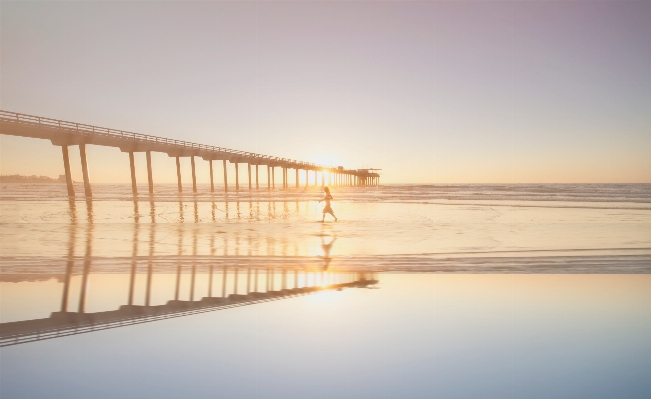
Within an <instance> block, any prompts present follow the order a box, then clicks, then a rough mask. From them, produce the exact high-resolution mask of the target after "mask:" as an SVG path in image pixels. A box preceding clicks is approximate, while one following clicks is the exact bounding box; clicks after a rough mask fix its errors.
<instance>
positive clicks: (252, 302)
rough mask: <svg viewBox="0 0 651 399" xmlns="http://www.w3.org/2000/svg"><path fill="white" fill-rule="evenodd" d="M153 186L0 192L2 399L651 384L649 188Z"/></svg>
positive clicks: (510, 391) (476, 392)
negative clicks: (71, 192) (326, 197)
mask: <svg viewBox="0 0 651 399" xmlns="http://www.w3.org/2000/svg"><path fill="white" fill-rule="evenodd" d="M156 187H157V190H158V191H157V192H156V195H155V196H154V197H153V198H149V197H148V196H146V195H145V196H142V195H141V196H140V197H139V198H138V199H137V201H134V200H133V197H132V195H131V192H130V186H129V185H95V186H94V187H93V189H94V199H93V200H92V201H85V200H84V199H83V198H77V199H76V200H74V201H68V200H67V198H66V193H65V186H64V185H58V184H43V185H18V184H16V185H11V184H5V185H3V186H2V191H1V198H2V200H1V201H0V229H1V230H0V234H1V236H0V238H1V244H0V250H1V254H0V255H1V259H0V265H1V267H2V269H1V271H2V274H1V275H0V321H1V324H0V331H1V334H0V346H4V347H3V348H2V349H1V353H0V355H1V356H2V362H1V363H0V368H1V371H2V381H1V382H2V383H1V384H0V390H1V391H0V396H2V398H3V399H4V398H76V397H78V398H88V397H93V398H129V397H134V398H136V397H138V398H141V397H163V398H165V397H170V398H176V397H193V398H203V397H224V398H233V397H236V398H276V397H290V398H291V397H296V398H299V397H300V398H304V397H341V398H365V397H369V398H370V397H383V398H396V397H409V398H421V397H422V398H430V397H441V398H466V397H482V398H504V397H513V398H518V397H531V398H537V397H540V398H549V397H558V398H579V397H591V398H611V397H627V398H647V397H649V394H650V393H651V383H650V382H649V381H651V360H649V359H651V340H649V339H648V337H649V336H651V206H650V204H649V202H650V201H651V200H650V198H651V195H650V193H651V186H650V185H511V186H509V185H489V186H486V185H459V186H383V187H377V188H344V187H339V188H337V187H335V188H333V195H334V196H335V199H336V200H337V201H335V202H333V208H334V209H335V212H336V213H337V216H338V217H339V218H340V221H339V222H337V223H334V222H332V221H328V222H326V223H320V219H321V213H320V209H321V206H322V205H320V204H318V202H317V201H318V199H319V198H320V191H319V188H313V187H310V188H308V189H303V188H299V189H289V190H275V191H267V190H261V191H260V192H255V191H254V192H252V193H251V192H248V191H242V192H239V193H232V192H231V193H228V195H225V194H223V193H219V192H218V193H215V194H210V193H209V190H208V188H207V187H203V186H200V187H199V191H200V193H199V194H197V195H193V194H191V193H187V192H186V193H183V194H178V193H176V192H175V190H176V187H175V186H171V185H169V186H167V185H159V186H156ZM143 189H145V188H144V187H143ZM186 191H187V190H186ZM77 192H78V193H79V192H83V191H82V190H80V189H79V187H77ZM256 293H258V294H256Z"/></svg>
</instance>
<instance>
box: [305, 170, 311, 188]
mask: <svg viewBox="0 0 651 399" xmlns="http://www.w3.org/2000/svg"><path fill="white" fill-rule="evenodd" d="M309 173H310V171H309V170H307V169H305V187H307V185H308V184H309V182H310V175H309Z"/></svg>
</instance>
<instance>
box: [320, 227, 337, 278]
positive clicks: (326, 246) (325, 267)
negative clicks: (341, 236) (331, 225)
mask: <svg viewBox="0 0 651 399" xmlns="http://www.w3.org/2000/svg"><path fill="white" fill-rule="evenodd" d="M323 237H325V236H323V235H322V236H321V248H323V262H324V263H323V270H328V266H329V265H330V261H331V260H332V258H331V257H330V250H331V249H332V244H334V243H335V241H336V240H337V237H332V240H330V242H329V243H327V244H326V242H325V240H324V239H323Z"/></svg>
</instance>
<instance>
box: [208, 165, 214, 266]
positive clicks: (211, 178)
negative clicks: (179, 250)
mask: <svg viewBox="0 0 651 399" xmlns="http://www.w3.org/2000/svg"><path fill="white" fill-rule="evenodd" d="M208 164H209V165H210V192H211V193H214V192H215V180H214V179H213V174H212V159H211V160H210V161H208ZM211 276H212V275H211Z"/></svg>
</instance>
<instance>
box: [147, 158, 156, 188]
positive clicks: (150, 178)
mask: <svg viewBox="0 0 651 399" xmlns="http://www.w3.org/2000/svg"><path fill="white" fill-rule="evenodd" d="M146 157H147V183H148V184H149V195H154V178H153V173H152V170H151V151H147V152H146Z"/></svg>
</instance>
